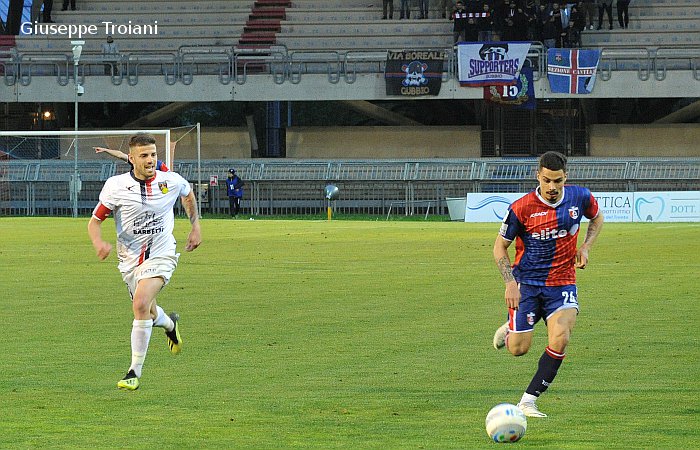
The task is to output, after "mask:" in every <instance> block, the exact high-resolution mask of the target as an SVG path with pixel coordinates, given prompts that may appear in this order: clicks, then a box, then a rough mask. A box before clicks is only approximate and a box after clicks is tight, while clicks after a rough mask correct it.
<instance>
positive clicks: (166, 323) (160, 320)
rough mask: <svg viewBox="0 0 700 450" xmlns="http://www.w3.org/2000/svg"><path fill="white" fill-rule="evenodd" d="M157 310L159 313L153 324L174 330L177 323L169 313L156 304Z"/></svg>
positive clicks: (167, 329)
mask: <svg viewBox="0 0 700 450" xmlns="http://www.w3.org/2000/svg"><path fill="white" fill-rule="evenodd" d="M156 312H157V314H158V315H157V316H156V319H155V320H154V321H153V326H154V327H158V328H165V331H173V328H175V324H174V323H173V320H172V319H171V318H170V317H169V316H168V315H167V314H165V311H163V308H161V307H160V306H158V305H156Z"/></svg>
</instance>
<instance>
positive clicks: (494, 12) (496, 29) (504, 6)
mask: <svg viewBox="0 0 700 450" xmlns="http://www.w3.org/2000/svg"><path fill="white" fill-rule="evenodd" d="M508 8H509V3H507V2H506V1H505V0H495V1H494V3H493V6H492V7H491V22H492V24H493V33H492V34H491V37H492V38H493V40H494V41H500V40H501V36H503V28H504V26H505V22H506V17H508Z"/></svg>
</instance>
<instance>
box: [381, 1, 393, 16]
mask: <svg viewBox="0 0 700 450" xmlns="http://www.w3.org/2000/svg"><path fill="white" fill-rule="evenodd" d="M387 10H388V13H389V18H390V19H393V18H394V0H382V20H386V18H387Z"/></svg>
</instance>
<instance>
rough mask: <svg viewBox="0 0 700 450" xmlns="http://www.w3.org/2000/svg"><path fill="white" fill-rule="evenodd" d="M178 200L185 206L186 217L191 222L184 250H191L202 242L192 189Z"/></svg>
mask: <svg viewBox="0 0 700 450" xmlns="http://www.w3.org/2000/svg"><path fill="white" fill-rule="evenodd" d="M180 200H181V201H182V206H183V208H185V213H186V214H187V217H189V218H190V223H191V224H192V230H191V231H190V234H189V235H188V236H187V245H186V246H185V251H188V252H191V251H192V250H194V249H195V248H197V247H199V245H200V244H201V243H202V230H201V229H200V227H199V214H198V213H197V202H196V199H195V196H194V192H193V191H190V193H189V194H187V195H186V196H183V197H180Z"/></svg>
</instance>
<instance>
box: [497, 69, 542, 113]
mask: <svg viewBox="0 0 700 450" xmlns="http://www.w3.org/2000/svg"><path fill="white" fill-rule="evenodd" d="M533 78H534V77H533V74H532V67H523V68H522V69H520V75H519V76H518V78H517V80H518V81H517V83H515V84H514V85H511V86H484V99H485V100H488V101H491V102H494V103H498V104H499V105H510V106H515V107H516V108H522V109H535V107H536V106H537V102H536V101H535V82H534V79H533Z"/></svg>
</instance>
